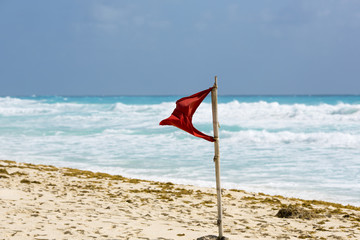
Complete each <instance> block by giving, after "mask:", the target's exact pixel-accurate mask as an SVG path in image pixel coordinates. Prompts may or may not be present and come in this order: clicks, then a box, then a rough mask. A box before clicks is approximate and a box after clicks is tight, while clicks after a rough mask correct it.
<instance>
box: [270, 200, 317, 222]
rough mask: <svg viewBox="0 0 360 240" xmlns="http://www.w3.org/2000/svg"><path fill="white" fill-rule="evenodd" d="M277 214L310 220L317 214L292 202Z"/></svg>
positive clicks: (279, 216)
mask: <svg viewBox="0 0 360 240" xmlns="http://www.w3.org/2000/svg"><path fill="white" fill-rule="evenodd" d="M275 216H276V217H278V218H301V219H308V220H309V219H312V218H314V217H316V214H315V213H312V212H310V211H308V210H306V209H304V208H300V207H297V206H294V205H291V204H290V205H289V206H287V207H285V208H281V209H280V210H279V211H278V213H277V214H276V215H275Z"/></svg>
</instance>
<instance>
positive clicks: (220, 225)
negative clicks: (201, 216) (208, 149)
mask: <svg viewBox="0 0 360 240" xmlns="http://www.w3.org/2000/svg"><path fill="white" fill-rule="evenodd" d="M211 103H212V115H213V129H214V139H215V142H214V147H215V156H214V162H215V175H216V193H217V208H218V219H217V225H218V228H219V238H218V239H222V238H223V223H222V206H221V186H220V147H219V121H218V114H217V76H215V83H214V86H213V89H212V90H211Z"/></svg>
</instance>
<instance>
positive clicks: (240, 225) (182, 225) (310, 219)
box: [0, 161, 360, 240]
mask: <svg viewBox="0 0 360 240" xmlns="http://www.w3.org/2000/svg"><path fill="white" fill-rule="evenodd" d="M290 204H291V206H290V207H289V205H290ZM223 207H224V232H225V234H224V235H225V236H226V237H228V238H229V239H230V240H238V239H360V208H359V207H352V206H342V205H340V204H333V203H328V202H321V201H305V200H300V199H289V198H284V197H282V196H269V195H265V194H261V193H260V194H254V193H247V192H244V191H238V190H224V191H223ZM281 209H282V210H281ZM279 210H281V211H280V214H278V213H279ZM277 214H278V216H279V215H281V216H282V217H287V218H280V217H278V216H276V215H277ZM216 218H217V208H216V195H215V189H211V188H199V187H194V186H184V185H176V184H172V183H161V182H151V181H143V180H137V179H128V178H123V177H121V176H112V175H108V174H101V173H92V172H88V171H80V170H76V169H67V168H56V167H52V166H44V165H32V164H24V163H17V162H13V161H0V239H21V240H24V239H69V240H73V239H109V240H110V239H113V240H114V239H133V240H139V239H184V240H189V239H197V238H200V237H203V236H207V235H216V234H217V226H216Z"/></svg>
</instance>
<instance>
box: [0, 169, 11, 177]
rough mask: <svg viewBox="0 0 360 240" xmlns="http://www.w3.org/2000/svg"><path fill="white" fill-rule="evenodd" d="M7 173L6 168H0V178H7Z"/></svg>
mask: <svg viewBox="0 0 360 240" xmlns="http://www.w3.org/2000/svg"><path fill="white" fill-rule="evenodd" d="M7 175H9V173H8V172H7V171H6V169H4V168H0V178H9V177H8V176H7Z"/></svg>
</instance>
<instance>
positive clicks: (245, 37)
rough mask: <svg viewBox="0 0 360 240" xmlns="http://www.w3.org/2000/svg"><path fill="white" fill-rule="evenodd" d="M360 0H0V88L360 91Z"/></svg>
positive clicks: (3, 92) (48, 91) (54, 91)
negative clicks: (211, 87) (214, 88)
mask: <svg viewBox="0 0 360 240" xmlns="http://www.w3.org/2000/svg"><path fill="white" fill-rule="evenodd" d="M359 58H360V1H359V0H297V1H294V0H276V1H271V0H256V1H252V0H248V1H242V0H237V1H235V0H226V1H225V0H224V1H213V0H196V1H189V0H152V1H150V0H136V1H135V0H131V1H127V0H116V1H114V0H103V1H102V0H61V1H49V0H32V1H28V0H0V96H28V95H183V94H190V93H194V92H196V91H200V90H203V89H206V88H208V87H210V86H212V84H213V82H214V76H215V75H217V76H218V83H219V94H224V95H232V94H234V95H277V94H286V95H299V94H305V95H307V94H360V59H359Z"/></svg>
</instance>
